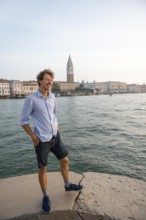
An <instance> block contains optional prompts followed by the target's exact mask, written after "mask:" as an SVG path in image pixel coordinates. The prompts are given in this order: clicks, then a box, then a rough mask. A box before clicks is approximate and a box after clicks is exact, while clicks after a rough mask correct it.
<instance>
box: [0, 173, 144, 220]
mask: <svg viewBox="0 0 146 220" xmlns="http://www.w3.org/2000/svg"><path fill="white" fill-rule="evenodd" d="M47 176H48V193H49V196H50V200H51V203H52V210H53V211H52V212H51V213H50V214H44V213H42V212H41V200H42V193H41V190H40V186H39V183H38V180H37V174H31V175H24V176H19V177H14V178H7V179H2V180H0V220H8V219H11V220H146V182H144V181H141V180H138V179H132V178H129V177H126V176H117V175H110V174H104V173H93V172H86V173H84V174H83V175H80V174H77V173H74V172H70V180H71V182H74V183H80V182H81V184H83V186H84V187H83V190H82V191H81V193H79V192H65V190H64V183H63V180H62V176H61V174H60V172H53V173H47Z"/></svg>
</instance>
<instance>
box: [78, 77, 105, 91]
mask: <svg viewBox="0 0 146 220" xmlns="http://www.w3.org/2000/svg"><path fill="white" fill-rule="evenodd" d="M82 85H83V87H84V88H88V89H93V90H94V93H97V94H106V93H107V85H106V84H104V83H101V82H95V80H94V81H93V82H92V83H89V82H86V83H85V82H84V81H82Z"/></svg>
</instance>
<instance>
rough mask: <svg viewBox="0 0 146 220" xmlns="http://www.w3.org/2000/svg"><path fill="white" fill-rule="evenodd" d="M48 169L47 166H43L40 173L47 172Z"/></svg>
mask: <svg viewBox="0 0 146 220" xmlns="http://www.w3.org/2000/svg"><path fill="white" fill-rule="evenodd" d="M46 170H47V168H46V166H44V167H41V168H39V173H40V174H43V173H46Z"/></svg>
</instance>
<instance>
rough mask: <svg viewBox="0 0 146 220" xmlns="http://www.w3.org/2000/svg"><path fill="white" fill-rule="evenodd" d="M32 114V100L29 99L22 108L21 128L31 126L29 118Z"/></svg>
mask: <svg viewBox="0 0 146 220" xmlns="http://www.w3.org/2000/svg"><path fill="white" fill-rule="evenodd" d="M31 113H32V100H31V99H30V97H28V98H27V99H26V100H25V101H24V105H23V108H22V113H21V118H20V126H23V125H26V124H29V118H30V116H31Z"/></svg>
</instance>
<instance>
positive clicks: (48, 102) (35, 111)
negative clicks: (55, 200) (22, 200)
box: [20, 69, 82, 212]
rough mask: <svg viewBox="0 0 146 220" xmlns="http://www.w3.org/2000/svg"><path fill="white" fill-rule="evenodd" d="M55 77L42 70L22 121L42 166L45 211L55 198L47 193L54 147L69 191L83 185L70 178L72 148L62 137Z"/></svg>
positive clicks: (41, 182) (24, 108)
mask: <svg viewBox="0 0 146 220" xmlns="http://www.w3.org/2000/svg"><path fill="white" fill-rule="evenodd" d="M53 78H54V73H53V72H52V71H51V70H49V69H46V70H43V71H41V72H40V73H39V74H38V76H37V81H38V85H39V90H38V91H37V92H35V93H33V94H32V95H30V96H29V97H28V98H27V99H26V100H25V102H24V106H23V109H22V114H21V122H20V124H21V126H22V127H23V128H24V130H25V131H26V132H27V134H28V135H29V136H30V137H31V138H32V141H33V143H34V147H35V151H36V155H37V161H38V168H39V169H38V178H39V183H40V187H41V189H42V192H43V200H42V209H43V211H45V212H50V211H51V202H50V200H49V196H48V194H47V175H46V168H47V157H48V153H49V152H50V151H51V152H52V153H54V155H55V156H56V157H57V158H58V160H59V162H60V169H61V174H62V177H63V179H64V184H65V191H72V190H75V191H77V190H81V189H82V186H81V185H76V184H72V183H70V182H69V166H68V164H69V159H68V157H67V155H68V151H67V150H66V148H65V146H64V144H63V142H62V140H61V138H60V134H59V131H58V122H57V118H56V103H55V97H54V95H53V93H51V88H52V85H53ZM30 116H31V118H32V120H33V123H34V126H35V128H34V131H33V130H32V129H31V127H30V125H29V117H30Z"/></svg>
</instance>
